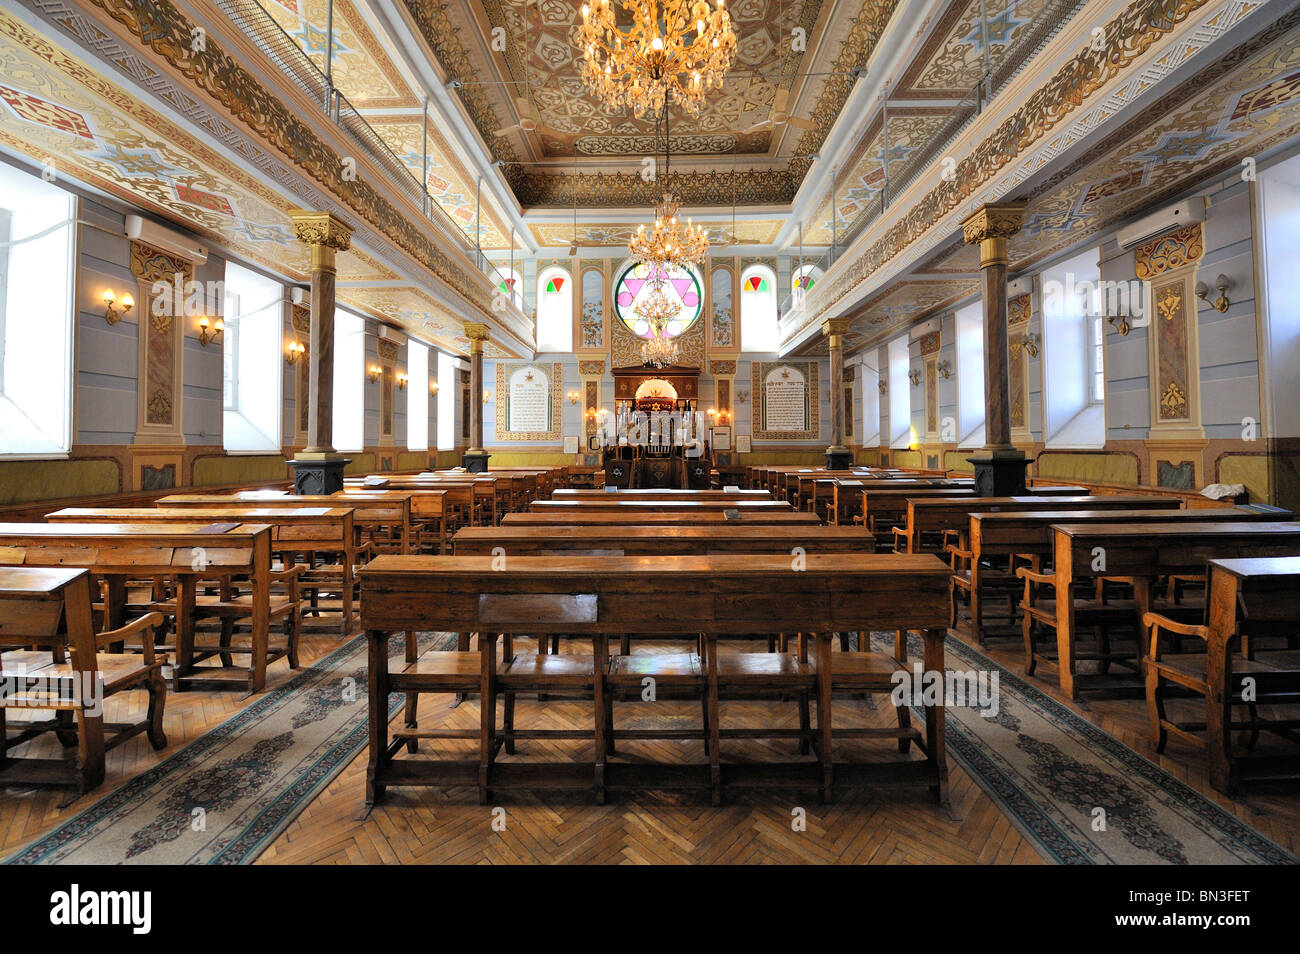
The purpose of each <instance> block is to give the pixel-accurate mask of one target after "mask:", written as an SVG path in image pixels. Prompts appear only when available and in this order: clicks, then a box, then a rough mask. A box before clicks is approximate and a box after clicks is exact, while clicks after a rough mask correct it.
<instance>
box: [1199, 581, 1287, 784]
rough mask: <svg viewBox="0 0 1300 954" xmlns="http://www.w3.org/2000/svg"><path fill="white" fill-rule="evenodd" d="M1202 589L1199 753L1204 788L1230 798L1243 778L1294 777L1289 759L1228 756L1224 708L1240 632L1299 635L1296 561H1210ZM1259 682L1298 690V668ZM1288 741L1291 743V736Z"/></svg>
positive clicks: (1228, 731) (1227, 719) (1228, 712)
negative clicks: (1282, 628)
mask: <svg viewBox="0 0 1300 954" xmlns="http://www.w3.org/2000/svg"><path fill="white" fill-rule="evenodd" d="M1207 591H1208V594H1209V603H1208V606H1207V613H1206V621H1207V624H1208V626H1207V628H1208V630H1209V633H1208V638H1207V640H1206V644H1207V645H1206V653H1207V659H1206V664H1207V671H1206V682H1207V683H1208V685H1209V689H1210V691H1209V694H1208V696H1207V698H1206V719H1205V726H1206V735H1207V739H1206V752H1205V754H1206V769H1207V771H1208V774H1209V777H1210V784H1211V785H1213V786H1214V787H1215V788H1216V789H1217V790H1218V791H1220V792H1224V793H1227V794H1232V793H1233V792H1234V791H1235V790H1236V788H1237V786H1238V785H1239V784H1240V782H1242V781H1243V780H1249V779H1270V780H1279V779H1295V778H1297V777H1300V764H1297V760H1296V759H1295V758H1294V757H1292V758H1286V757H1282V756H1279V757H1259V758H1250V757H1246V758H1238V757H1236V756H1234V755H1233V752H1232V732H1231V728H1230V723H1231V716H1232V712H1231V706H1229V705H1228V699H1229V693H1230V691H1231V687H1232V685H1233V675H1232V662H1233V651H1234V649H1240V641H1239V640H1238V639H1237V635H1238V633H1239V632H1240V630H1241V629H1242V628H1243V627H1249V626H1251V625H1252V624H1254V623H1260V622H1263V623H1266V624H1268V625H1269V626H1270V628H1271V627H1274V626H1277V625H1278V624H1285V625H1287V627H1288V628H1289V629H1290V631H1291V632H1300V557H1298V556H1292V557H1273V558H1247V559H1232V560H1211V561H1210V562H1209V577H1208V582H1207ZM1259 678H1260V679H1261V680H1262V679H1264V678H1268V679H1269V681H1270V682H1269V685H1268V687H1267V688H1268V690H1269V691H1274V692H1276V691H1278V690H1284V691H1285V690H1289V691H1290V692H1293V693H1294V692H1296V691H1298V690H1300V670H1297V669H1296V668H1292V669H1290V670H1280V671H1275V672H1271V673H1268V674H1267V677H1265V675H1264V674H1260V677H1259ZM1261 694H1262V692H1261ZM1292 698H1293V699H1294V696H1292ZM1291 740H1292V741H1295V738H1294V734H1293V733H1292V735H1291Z"/></svg>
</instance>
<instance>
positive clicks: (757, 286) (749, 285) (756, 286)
mask: <svg viewBox="0 0 1300 954" xmlns="http://www.w3.org/2000/svg"><path fill="white" fill-rule="evenodd" d="M745 291H755V292H765V291H767V279H766V278H764V277H763V276H761V275H750V276H749V277H748V278H746V279H745Z"/></svg>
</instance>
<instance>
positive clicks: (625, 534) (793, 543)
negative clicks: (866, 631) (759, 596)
mask: <svg viewBox="0 0 1300 954" xmlns="http://www.w3.org/2000/svg"><path fill="white" fill-rule="evenodd" d="M451 543H452V547H453V552H454V553H455V554H456V556H490V555H492V551H493V550H494V549H496V548H497V547H500V548H502V549H503V550H504V552H505V556H506V559H507V561H508V560H509V559H510V558H511V557H515V556H579V555H583V556H647V555H654V554H662V555H665V556H666V555H670V554H686V555H690V554H696V555H707V554H713V553H786V554H790V553H791V551H792V550H793V549H794V548H796V547H799V548H802V549H803V550H804V551H805V552H806V553H871V552H873V543H874V541H873V540H872V538H871V534H869V533H867V532H866V531H865V530H863V529H862V528H860V527H822V526H813V525H808V526H802V527H801V526H795V527H787V526H776V525H767V526H756V525H753V524H743V523H730V524H726V523H724V524H715V525H712V526H700V525H692V526H667V527H647V526H640V525H631V526H582V527H567V528H565V529H564V530H563V532H560V533H557V532H556V531H555V528H553V527H536V526H524V525H519V524H511V525H507V526H501V527H466V528H465V529H463V530H461V531H460V532H459V533H457V534H456V535H455V536H454V537H453V538H452V541H451ZM793 556H797V554H796V555H793ZM507 565H508V564H507Z"/></svg>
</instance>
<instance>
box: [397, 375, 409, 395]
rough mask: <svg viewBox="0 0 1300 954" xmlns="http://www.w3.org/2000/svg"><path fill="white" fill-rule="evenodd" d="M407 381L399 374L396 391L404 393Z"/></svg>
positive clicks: (404, 376)
mask: <svg viewBox="0 0 1300 954" xmlns="http://www.w3.org/2000/svg"><path fill="white" fill-rule="evenodd" d="M407 380H408V379H407V377H406V375H404V374H399V375H398V376H397V390H399V391H405V390H406V382H407Z"/></svg>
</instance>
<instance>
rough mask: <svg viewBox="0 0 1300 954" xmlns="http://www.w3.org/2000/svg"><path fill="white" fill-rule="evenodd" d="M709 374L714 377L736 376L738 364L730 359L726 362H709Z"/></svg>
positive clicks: (716, 360)
mask: <svg viewBox="0 0 1300 954" xmlns="http://www.w3.org/2000/svg"><path fill="white" fill-rule="evenodd" d="M709 373H710V374H712V375H713V376H714V377H718V376H720V375H731V374H735V373H736V362H735V361H733V360H730V359H728V360H725V361H723V360H718V359H714V360H712V361H710V362H709Z"/></svg>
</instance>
